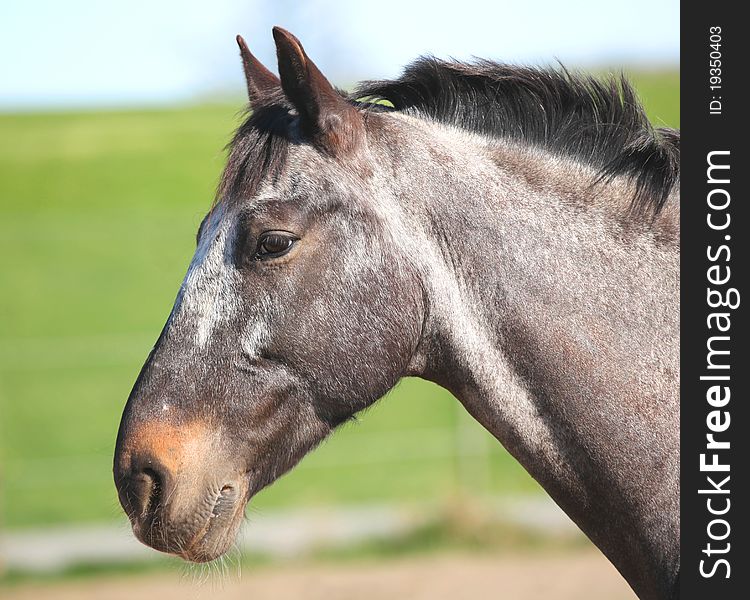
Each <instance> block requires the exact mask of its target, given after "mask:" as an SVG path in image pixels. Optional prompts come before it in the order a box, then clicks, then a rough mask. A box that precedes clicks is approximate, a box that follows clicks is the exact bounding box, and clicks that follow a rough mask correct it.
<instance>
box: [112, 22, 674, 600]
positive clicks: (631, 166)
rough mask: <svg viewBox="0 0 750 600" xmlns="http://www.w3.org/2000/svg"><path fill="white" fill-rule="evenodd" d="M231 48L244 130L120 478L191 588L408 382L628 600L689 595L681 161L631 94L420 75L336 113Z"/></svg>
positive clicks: (294, 48) (149, 367) (282, 67)
mask: <svg viewBox="0 0 750 600" xmlns="http://www.w3.org/2000/svg"><path fill="white" fill-rule="evenodd" d="M273 35H274V38H275V41H276V48H277V55H278V68H279V77H277V76H276V75H274V74H273V73H272V72H270V71H269V70H268V69H266V68H265V67H264V66H263V65H262V64H260V62H259V61H258V60H257V59H256V58H255V57H254V56H253V55H252V54H251V53H250V51H249V50H248V48H247V46H246V45H245V43H244V41H243V40H242V38H239V37H238V43H239V45H240V54H241V57H242V61H243V64H244V71H245V76H246V80H247V90H248V93H249V100H250V107H251V109H252V110H251V112H250V114H249V116H248V118H247V119H246V121H245V122H244V123H243V124H242V125H241V126H240V127H239V129H238V131H237V132H236V135H235V136H234V139H233V141H232V142H231V145H230V148H229V157H228V161H227V165H226V168H225V170H224V172H223V175H222V177H221V181H220V184H219V187H218V192H217V196H216V199H215V202H214V203H213V205H212V206H211V209H210V210H209V212H208V214H207V215H206V217H205V218H204V219H203V222H202V223H201V225H200V229H199V231H198V236H197V249H196V251H195V255H194V257H193V259H192V262H191V263H190V266H189V268H188V271H187V275H186V276H185V279H184V282H183V284H182V286H181V287H180V290H179V293H178V295H177V299H176V301H175V304H174V308H173V309H172V312H171V314H170V316H169V318H168V320H167V323H166V325H165V326H164V329H163V331H162V333H161V335H160V337H159V339H158V341H157V342H156V344H155V346H154V348H153V350H152V351H151V354H150V355H149V357H148V359H147V360H146V363H145V365H144V366H143V369H142V371H141V373H140V375H139V377H138V379H137V381H136V383H135V386H134V388H133V391H132V392H131V394H130V397H129V399H128V402H127V405H126V407H125V411H124V414H123V416H122V421H121V424H120V431H119V435H118V439H117V446H116V451H115V459H114V476H115V482H116V485H117V488H118V491H119V497H120V501H121V503H122V506H123V507H124V509H125V511H126V513H127V514H128V516H129V518H130V520H131V522H132V526H133V530H134V532H135V535H136V536H137V537H138V538H139V539H140V540H142V541H143V542H145V543H146V544H148V545H150V546H152V547H154V548H156V549H158V550H161V551H164V552H170V553H173V554H177V555H179V556H181V557H183V558H185V559H187V560H190V561H209V560H212V559H214V558H216V557H218V556H220V555H221V554H222V553H224V552H225V551H226V550H227V549H228V548H229V547H230V545H231V544H232V542H233V540H234V538H235V535H236V533H237V530H238V528H239V526H240V524H241V522H242V517H243V514H244V509H245V505H246V504H247V502H248V501H249V499H250V498H251V497H252V496H253V495H254V494H255V493H256V492H258V490H260V489H262V488H263V487H265V486H267V485H269V484H270V483H272V482H273V481H274V480H275V479H277V478H278V477H279V476H280V475H282V474H283V473H284V472H286V471H288V470H289V469H291V468H292V467H293V466H294V465H295V464H296V463H297V462H298V461H299V460H300V459H301V458H302V457H303V456H304V455H305V454H306V453H307V452H309V451H310V450H311V449H313V448H314V447H315V446H316V445H317V444H319V443H320V442H321V440H323V439H324V438H325V437H326V436H327V435H329V434H330V433H331V432H332V431H333V430H334V429H335V428H336V427H337V426H338V425H340V424H341V423H343V422H345V421H347V420H348V419H350V418H351V417H352V416H353V415H354V414H355V413H357V412H359V411H361V410H363V409H365V408H367V407H368V406H370V405H371V404H373V403H374V402H375V401H376V400H377V399H378V398H380V397H382V396H383V395H384V394H386V392H388V390H390V389H391V388H393V386H395V385H396V383H397V382H398V381H399V380H400V379H401V378H402V377H405V376H415V377H422V378H424V379H428V380H430V381H433V382H436V383H438V384H439V385H441V386H443V387H445V388H447V389H448V390H450V391H451V392H452V393H453V394H454V395H455V396H456V398H458V399H459V401H460V402H461V403H462V404H463V405H464V406H465V407H466V409H467V410H468V411H469V412H470V413H471V414H472V415H473V416H474V417H475V418H476V419H477V420H478V421H479V422H480V423H481V424H482V425H483V426H484V427H486V428H487V429H488V430H489V431H490V432H491V433H492V434H494V436H495V437H496V438H497V439H498V440H499V441H500V442H501V443H502V444H503V445H504V446H505V447H506V448H507V449H508V451H509V452H510V453H511V454H512V455H513V456H514V457H515V458H516V459H518V460H519V461H520V462H521V464H523V466H524V467H525V468H526V469H527V470H528V472H529V473H530V474H531V475H532V476H533V477H534V478H535V479H536V480H537V481H538V482H539V483H540V484H541V485H542V486H543V487H544V488H545V489H546V490H547V492H548V493H549V494H550V495H551V496H552V498H553V499H554V500H555V501H556V502H557V503H558V504H559V505H560V506H561V507H562V508H563V510H565V512H567V514H568V515H570V517H571V518H572V519H573V520H574V521H575V522H576V523H577V524H578V526H580V528H581V529H582V530H583V531H584V532H585V533H586V534H587V535H588V536H589V537H590V538H591V540H592V541H593V542H594V543H595V544H596V545H597V546H599V548H601V550H602V551H603V552H604V553H605V554H606V556H607V557H608V558H609V559H610V560H611V561H612V563H614V565H615V566H616V567H617V568H618V569H619V571H620V572H621V573H622V574H623V576H624V577H625V578H626V579H627V580H628V582H629V583H630V585H631V586H632V587H633V589H634V590H635V592H636V593H637V594H638V595H639V596H640V597H641V598H669V597H672V596H673V595H675V594H676V593H677V584H676V582H677V579H678V574H679V403H678V400H679V397H678V391H679V368H678V361H679V347H678V337H679V226H680V225H679V183H678V181H679V168H678V163H679V133H678V132H676V131H674V130H667V129H654V128H652V126H651V125H650V124H649V122H648V120H647V118H646V116H645V114H644V111H643V109H642V107H641V105H640V103H639V102H638V99H637V97H636V95H635V93H634V91H633V89H632V87H631V86H630V85H629V84H628V83H627V82H626V81H625V80H623V79H609V80H598V79H594V78H591V77H587V76H582V75H573V74H570V73H568V72H567V71H565V70H551V69H537V68H521V67H515V66H507V65H503V64H498V63H494V62H489V61H479V62H474V63H471V64H469V63H459V62H445V61H441V60H437V59H433V58H423V59H420V60H418V61H417V62H415V63H413V64H412V65H411V66H409V67H408V68H407V69H406V71H405V72H404V74H403V76H402V77H400V78H399V79H396V80H393V81H377V82H368V83H365V84H363V85H362V86H361V87H360V88H359V89H358V90H357V91H356V92H355V93H354V94H351V95H347V94H345V93H343V92H341V91H339V90H337V89H335V88H334V87H333V86H332V85H331V84H330V83H329V81H328V80H327V79H326V78H325V77H324V75H323V74H322V73H321V72H320V70H319V69H318V68H317V66H316V65H315V63H313V62H312V60H310V58H309V57H308V56H307V54H306V53H305V51H304V49H303V47H302V45H301V44H300V42H299V40H297V39H296V38H295V37H294V36H293V35H292V34H290V33H289V32H287V31H285V30H283V29H280V28H274V30H273Z"/></svg>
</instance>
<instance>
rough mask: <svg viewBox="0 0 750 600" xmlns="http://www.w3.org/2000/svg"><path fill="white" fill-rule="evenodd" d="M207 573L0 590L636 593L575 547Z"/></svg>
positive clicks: (15, 593)
mask: <svg viewBox="0 0 750 600" xmlns="http://www.w3.org/2000/svg"><path fill="white" fill-rule="evenodd" d="M229 571H230V574H229V575H226V576H224V577H220V576H218V575H212V576H209V577H208V578H207V580H206V581H198V580H199V579H200V578H201V577H200V574H196V575H195V576H194V575H193V574H187V575H180V574H159V575H145V576H117V577H114V576H109V577H95V578H91V579H86V580H77V581H64V582H60V583H55V584H51V583H24V584H21V585H17V586H11V587H8V588H5V589H2V590H0V596H1V597H2V598H3V599H4V600H32V599H34V600H53V599H55V600H95V599H96V600H99V599H107V600H132V599H133V598H159V600H172V599H174V600H177V599H179V600H187V599H191V598H194V599H202V598H211V597H215V596H216V595H217V594H220V595H221V597H222V600H234V599H235V598H236V599H238V600H240V599H242V600H248V599H253V600H265V599H273V600H291V599H295V600H297V599H301V598H304V599H309V600H319V599H320V600H322V599H326V600H375V599H381V598H387V599H389V600H399V599H402V598H403V599H409V600H448V599H450V600H456V599H461V600H463V599H475V598H476V599H481V598H494V599H496V598H507V599H512V600H525V599H537V598H539V599H542V598H544V599H545V600H551V599H559V600H584V599H588V598H591V599H597V600H598V599H605V598H606V599H607V600H620V599H623V600H625V599H628V600H633V599H634V598H635V596H634V594H633V593H632V591H631V590H630V588H629V587H628V585H627V584H626V583H625V581H624V580H623V579H622V578H621V577H620V575H619V574H618V573H617V571H616V570H615V569H614V567H612V566H611V565H610V564H609V562H607V560H606V559H605V558H604V557H603V556H602V555H601V554H599V553H598V552H594V551H590V550H585V551H582V552H576V553H573V554H570V553H568V554H541V555H540V554H533V555H517V556H513V555H509V554H503V555H497V556H495V555H489V556H488V555H469V554H441V555H433V556H418V557H408V558H403V559H398V560H395V559H394V560H393V561H379V562H352V563H345V564H335V563H330V564H329V563H325V564H310V565H287V566H273V567H262V568H257V569H255V570H249V569H248V568H247V567H245V568H244V569H243V572H242V574H241V576H240V575H238V573H237V572H236V567H235V568H234V569H229Z"/></svg>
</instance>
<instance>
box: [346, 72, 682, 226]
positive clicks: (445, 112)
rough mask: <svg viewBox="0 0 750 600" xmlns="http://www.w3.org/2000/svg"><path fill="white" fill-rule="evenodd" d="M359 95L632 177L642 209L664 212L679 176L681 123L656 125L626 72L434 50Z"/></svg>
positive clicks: (606, 175)
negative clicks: (471, 59) (597, 72)
mask: <svg viewBox="0 0 750 600" xmlns="http://www.w3.org/2000/svg"><path fill="white" fill-rule="evenodd" d="M353 97H356V98H366V97H368V98H377V99H383V100H387V101H389V102H390V103H391V104H393V107H394V109H395V110H399V111H404V112H410V113H413V114H417V115H421V116H425V117H427V118H430V119H434V120H436V121H439V122H442V123H448V124H453V125H457V126H459V127H462V128H464V129H467V130H469V131H472V132H476V133H482V134H485V135H489V136H492V137H497V138H504V139H512V140H518V141H521V142H524V143H527V144H530V145H534V146H538V147H542V148H545V149H547V150H549V151H551V152H554V153H557V154H561V155H565V156H570V157H573V158H575V159H577V160H579V161H582V162H583V163H585V164H588V165H591V166H593V167H594V168H596V169H597V170H598V171H599V173H600V180H602V179H610V178H612V177H615V176H618V175H623V176H626V177H630V178H632V179H634V181H635V185H636V192H635V197H634V198H633V203H632V209H633V210H634V211H637V212H641V213H650V214H652V215H654V216H655V215H656V214H658V213H659V211H660V210H661V208H662V207H663V206H664V204H665V202H666V200H667V198H668V196H669V194H670V192H671V191H672V189H673V187H674V186H675V185H676V184H677V182H678V180H679V172H680V171H679V160H680V133H679V131H678V130H674V129H654V128H653V127H652V126H651V124H650V122H649V120H648V118H647V117H646V114H645V112H644V110H643V106H642V105H641V103H640V101H639V100H638V97H637V95H636V92H635V90H634V89H633V87H632V86H631V85H630V83H629V82H628V81H627V80H626V79H625V77H624V76H621V77H619V78H615V77H609V78H608V79H605V80H598V79H595V78H593V77H590V76H584V75H573V74H571V73H570V72H568V71H567V70H564V69H563V70H560V71H557V70H553V69H538V68H526V67H516V66H509V65H504V64H499V63H495V62H492V61H485V60H482V61H478V62H476V63H472V64H469V63H462V62H446V61H442V60H438V59H435V58H432V57H427V58H421V59H419V60H417V61H416V62H414V63H412V64H411V65H410V66H409V67H407V68H406V70H405V71H404V74H403V75H402V76H401V77H400V78H399V79H396V80H392V81H370V82H365V83H363V84H361V85H360V87H359V88H358V89H357V92H356V94H355V95H354V96H353Z"/></svg>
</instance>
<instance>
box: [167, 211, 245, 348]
mask: <svg viewBox="0 0 750 600" xmlns="http://www.w3.org/2000/svg"><path fill="white" fill-rule="evenodd" d="M236 213H237V211H236V210H234V209H232V208H231V207H228V206H226V205H221V204H220V205H217V206H216V207H215V208H214V209H213V210H212V211H211V213H210V214H209V215H208V217H207V221H206V224H205V225H204V227H203V231H202V233H201V237H200V240H199V241H198V246H197V248H196V250H195V254H194V255H193V259H192V261H191V262H190V266H189V267H188V271H187V274H186V275H185V279H184V281H183V283H182V286H181V288H180V293H179V295H178V297H177V300H176V301H175V306H174V309H173V312H172V317H171V319H170V320H171V323H170V325H171V327H175V328H178V327H179V328H181V329H183V330H189V331H192V337H193V341H194V344H195V346H197V347H198V348H203V347H204V346H205V345H206V343H207V342H208V340H209V338H210V337H211V335H212V333H213V332H214V330H215V329H216V327H217V326H218V325H219V324H220V323H221V322H223V321H226V320H228V319H231V318H232V316H233V315H234V314H235V313H236V311H237V308H238V287H239V286H238V275H237V273H236V272H235V269H234V268H233V267H232V264H231V255H232V253H233V247H232V245H233V243H234V242H233V236H232V235H231V231H232V228H233V226H234V222H235V221H236V217H237V215H236Z"/></svg>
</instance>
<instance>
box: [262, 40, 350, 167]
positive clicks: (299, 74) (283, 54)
mask: <svg viewBox="0 0 750 600" xmlns="http://www.w3.org/2000/svg"><path fill="white" fill-rule="evenodd" d="M273 38H274V40H275V41H276V55H277V57H278V60H279V75H280V76H281V87H282V89H283V90H284V94H285V95H286V97H287V99H288V100H289V101H290V102H291V103H292V105H293V106H294V108H296V109H297V113H298V114H299V119H300V127H301V129H302V133H303V134H304V135H305V136H307V137H309V138H310V139H312V140H313V142H314V143H316V144H317V145H319V146H321V147H322V148H323V149H325V150H327V151H328V152H330V153H331V154H339V153H340V152H342V151H350V150H353V149H354V147H355V146H356V145H357V143H358V141H359V139H360V138H361V135H362V132H363V123H362V117H361V115H360V114H359V112H358V111H357V109H356V108H355V107H354V106H352V105H351V104H349V102H347V100H346V99H345V98H344V97H343V96H342V95H341V94H340V93H339V92H337V91H336V90H335V89H334V87H333V86H332V85H331V84H330V82H329V81H328V80H327V79H326V78H325V77H324V76H323V73H321V72H320V70H319V69H318V67H317V66H316V65H315V63H314V62H313V61H311V60H310V58H309V57H308V56H307V54H306V53H305V49H304V48H303V47H302V44H301V43H300V41H299V40H298V39H297V38H296V37H294V36H293V35H292V34H291V33H289V32H288V31H286V30H285V29H282V28H281V27H274V28H273Z"/></svg>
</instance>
